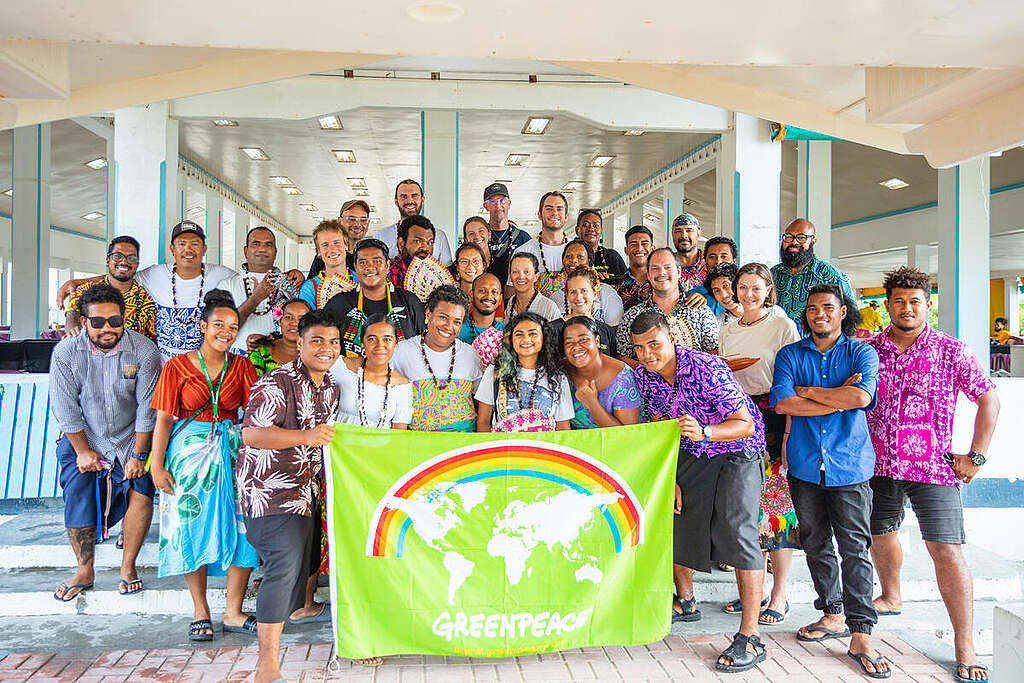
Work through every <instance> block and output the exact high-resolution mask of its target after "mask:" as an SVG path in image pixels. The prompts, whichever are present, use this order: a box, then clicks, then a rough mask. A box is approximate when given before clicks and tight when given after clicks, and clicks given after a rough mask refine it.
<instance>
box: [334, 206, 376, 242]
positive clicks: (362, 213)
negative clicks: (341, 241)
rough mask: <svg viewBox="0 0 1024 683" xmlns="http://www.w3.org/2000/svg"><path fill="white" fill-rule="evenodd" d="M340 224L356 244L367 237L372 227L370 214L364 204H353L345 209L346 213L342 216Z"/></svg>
mask: <svg viewBox="0 0 1024 683" xmlns="http://www.w3.org/2000/svg"><path fill="white" fill-rule="evenodd" d="M338 222H339V223H341V227H343V228H345V233H346V234H347V235H348V238H349V240H351V241H352V243H353V244H354V243H356V242H358V241H359V240H361V239H363V238H364V237H366V231H367V229H369V227H370V214H368V213H367V212H366V209H365V208H363V205H362V204H353V205H352V206H350V207H348V208H347V209H345V213H343V214H341V217H340V218H338Z"/></svg>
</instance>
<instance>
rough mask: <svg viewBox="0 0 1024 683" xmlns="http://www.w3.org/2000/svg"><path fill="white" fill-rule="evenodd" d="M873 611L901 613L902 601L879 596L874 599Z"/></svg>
mask: <svg viewBox="0 0 1024 683" xmlns="http://www.w3.org/2000/svg"><path fill="white" fill-rule="evenodd" d="M875 611H877V612H901V611H903V600H901V599H899V598H891V597H888V596H885V595H879V596H878V597H877V598H875Z"/></svg>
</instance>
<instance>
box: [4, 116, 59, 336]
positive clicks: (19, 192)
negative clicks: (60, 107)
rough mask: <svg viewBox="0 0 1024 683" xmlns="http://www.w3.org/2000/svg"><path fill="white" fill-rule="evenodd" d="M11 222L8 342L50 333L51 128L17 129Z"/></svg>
mask: <svg viewBox="0 0 1024 683" xmlns="http://www.w3.org/2000/svg"><path fill="white" fill-rule="evenodd" d="M13 157H14V163H13V172H14V195H13V197H12V201H13V205H14V211H13V219H12V222H11V266H12V275H11V291H12V292H17V296H12V297H11V339H12V340H14V339H36V338H37V337H38V336H39V333H40V332H42V331H43V330H45V329H47V327H49V320H48V313H49V302H50V292H49V281H50V280H49V268H50V124H48V123H43V124H37V125H35V126H25V127H23V128H15V129H14V135H13Z"/></svg>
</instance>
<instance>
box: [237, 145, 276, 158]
mask: <svg viewBox="0 0 1024 683" xmlns="http://www.w3.org/2000/svg"><path fill="white" fill-rule="evenodd" d="M240 149H241V150H242V154H244V155H245V156H247V157H249V158H250V159H252V160H253V161H270V157H268V156H267V153H266V152H264V151H263V150H262V149H260V148H259V147H241V148H240Z"/></svg>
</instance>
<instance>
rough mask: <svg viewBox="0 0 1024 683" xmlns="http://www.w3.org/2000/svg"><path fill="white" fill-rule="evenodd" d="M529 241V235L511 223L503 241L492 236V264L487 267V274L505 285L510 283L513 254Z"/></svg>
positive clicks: (503, 236)
mask: <svg viewBox="0 0 1024 683" xmlns="http://www.w3.org/2000/svg"><path fill="white" fill-rule="evenodd" d="M529 241H530V235H529V233H527V232H525V231H523V230H520V229H519V228H518V227H516V224H515V223H513V222H512V221H509V223H508V230H507V231H505V234H504V235H502V238H501V239H496V238H495V236H494V235H493V234H492V235H491V244H490V246H491V263H490V265H489V266H488V267H487V272H488V273H490V274H492V275H493V276H494V277H496V278H498V282H500V283H502V285H504V284H505V283H506V282H508V264H509V260H510V259H511V257H512V254H514V253H515V252H516V250H518V249H519V247H521V246H523V245H524V244H526V243H527V242H529Z"/></svg>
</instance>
